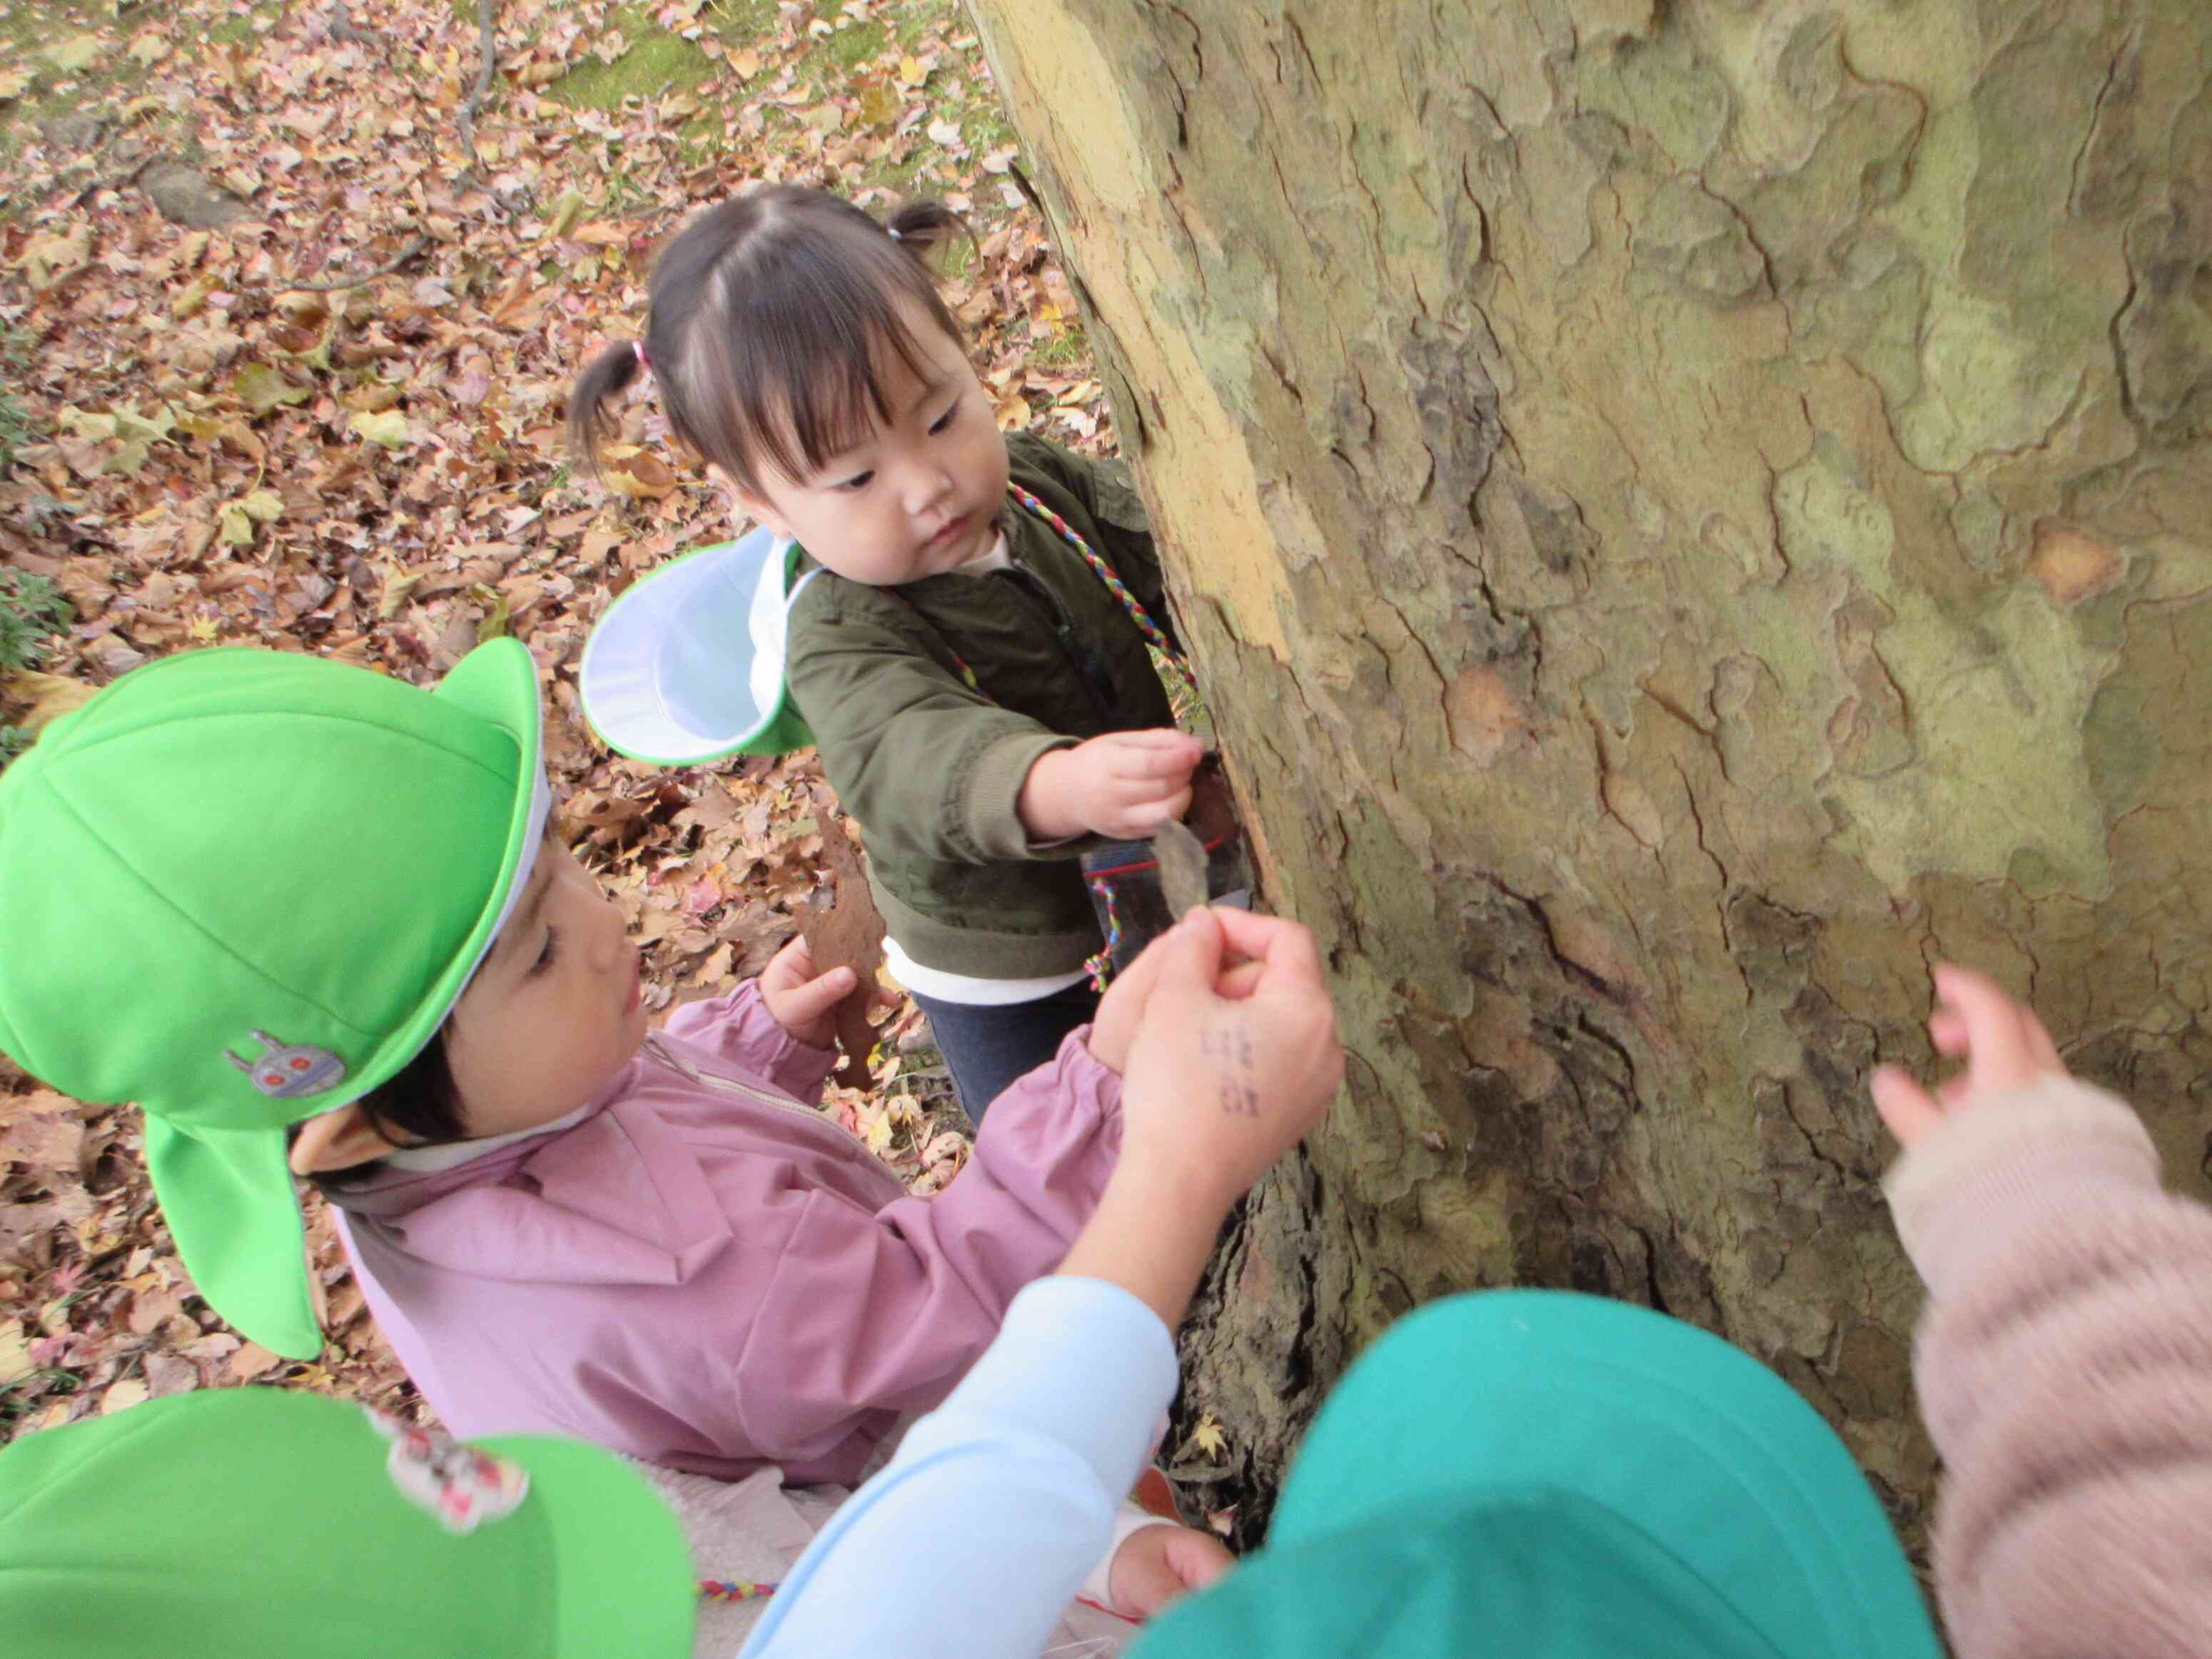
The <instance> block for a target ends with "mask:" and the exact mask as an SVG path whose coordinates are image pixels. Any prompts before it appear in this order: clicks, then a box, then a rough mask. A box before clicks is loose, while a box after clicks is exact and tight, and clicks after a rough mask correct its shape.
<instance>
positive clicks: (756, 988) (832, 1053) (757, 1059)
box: [665, 979, 837, 1106]
mask: <svg viewBox="0 0 2212 1659" xmlns="http://www.w3.org/2000/svg"><path fill="white" fill-rule="evenodd" d="M665 1030H667V1032H668V1035H669V1036H674V1037H681V1038H683V1039H684V1042H696V1043H697V1044H699V1045H700V1046H701V1047H702V1048H711V1049H713V1050H714V1052H715V1053H716V1054H719V1055H720V1056H721V1058H722V1059H724V1060H729V1061H731V1062H732V1063H733V1064H735V1065H738V1066H743V1067H744V1069H745V1070H746V1071H749V1072H750V1073H753V1074H754V1075H755V1076H756V1077H763V1078H766V1079H768V1080H769V1082H770V1083H773V1084H774V1085H775V1086H776V1087H777V1088H779V1089H781V1090H782V1091H784V1093H786V1094H787V1095H789V1096H790V1097H792V1098H793V1100H797V1101H801V1102H803V1103H805V1104H807V1105H809V1106H811V1105H812V1104H814V1103H815V1102H817V1101H818V1100H819V1099H821V1098H822V1085H823V1083H824V1082H825V1081H826V1080H827V1079H829V1073H831V1072H833V1071H835V1070H836V1068H837V1051H836V1049H835V1048H810V1047H809V1046H808V1045H807V1044H805V1043H804V1042H800V1041H799V1039H798V1038H797V1037H795V1036H792V1034H791V1033H790V1032H788V1031H787V1030H784V1029H783V1027H782V1026H781V1025H779V1024H776V1023H775V1015H774V1014H771V1013H770V1012H769V1011H768V1005H767V1004H766V1003H765V1002H763V1001H762V1000H761V994H760V981H758V980H752V979H748V980H740V981H738V984H737V985H736V986H735V987H733V988H732V989H731V990H730V991H729V992H727V993H726V994H724V995H721V996H719V997H706V998H702V1000H699V1001H697V1002H687V1003H685V1004H684V1006H682V1007H680V1008H678V1009H677V1010H676V1011H675V1012H673V1013H671V1014H670V1015H669V1017H668V1023H667V1025H666V1027H665Z"/></svg>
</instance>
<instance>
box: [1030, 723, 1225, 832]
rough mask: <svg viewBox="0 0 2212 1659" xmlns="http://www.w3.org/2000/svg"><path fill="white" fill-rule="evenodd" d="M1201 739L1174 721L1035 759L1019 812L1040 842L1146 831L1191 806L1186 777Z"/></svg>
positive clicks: (1193, 767) (1200, 753) (1198, 756)
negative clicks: (1152, 728) (1150, 729)
mask: <svg viewBox="0 0 2212 1659" xmlns="http://www.w3.org/2000/svg"><path fill="white" fill-rule="evenodd" d="M1205 753H1206V745H1205V744H1201V743H1200V742H1199V740H1198V739H1197V738H1194V737H1192V736H1191V735H1190V734H1189V733H1188V732H1178V731H1176V730H1174V729H1173V728H1172V727H1169V728H1164V729H1161V730H1158V731H1152V732H1108V733H1107V734H1106V735H1105V736H1104V737H1103V738H1091V741H1090V742H1088V743H1081V744H1076V746H1075V747H1074V748H1073V749H1054V750H1050V751H1048V752H1047V753H1046V754H1043V755H1041V756H1039V757H1037V760H1036V764H1035V765H1033V766H1031V767H1030V775H1029V776H1028V777H1027V778H1026V779H1025V780H1024V781H1023V783H1022V792H1021V796H1020V799H1019V802H1018V806H1017V809H1016V810H1017V811H1018V812H1019V813H1020V815H1021V820H1022V822H1023V823H1024V824H1025V825H1027V826H1028V829H1029V831H1030V834H1031V835H1032V836H1036V838H1037V839H1038V840H1040V841H1064V840H1066V838H1067V837H1068V836H1079V835H1082V834H1084V833H1085V831H1088V832H1089V833H1091V834H1092V835H1098V836H1108V837H1109V838H1111V839H1113V840H1115V841H1128V840H1133V839H1134V838H1135V837H1137V836H1148V835H1150V834H1152V831H1153V830H1154V829H1158V827H1159V826H1160V825H1161V824H1163V823H1166V822H1168V820H1170V818H1179V817H1182V815H1183V813H1184V811H1186V810H1187V809H1188V807H1189V805H1190V775H1191V774H1192V772H1194V770H1196V769H1197V767H1198V763H1199V761H1200V759H1201V758H1202V757H1204V756H1205Z"/></svg>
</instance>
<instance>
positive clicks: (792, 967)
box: [761, 933, 814, 985]
mask: <svg viewBox="0 0 2212 1659" xmlns="http://www.w3.org/2000/svg"><path fill="white" fill-rule="evenodd" d="M771 975H773V976H774V978H775V981H776V982H777V983H779V984H781V983H784V982H789V983H791V984H793V985H797V984H800V983H803V982H804V981H807V980H810V979H812V978H813V977H814V952H813V951H811V950H809V949H808V948H807V944H806V935H805V934H804V933H793V935H792V936H791V937H790V939H787V940H786V941H785V943H784V946H783V948H782V949H781V950H780V951H777V952H776V953H775V955H774V956H772V957H769V959H768V966H767V967H765V968H763V969H761V977H762V978H763V980H766V979H769V977H770V976H771Z"/></svg>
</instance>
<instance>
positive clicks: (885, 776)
mask: <svg viewBox="0 0 2212 1659" xmlns="http://www.w3.org/2000/svg"><path fill="white" fill-rule="evenodd" d="M1007 450H1008V452H1009V455H1010V457H1011V461H1012V466H1011V473H1012V479H1013V482H1014V483H1017V484H1019V485H1020V486H1021V487H1022V488H1024V489H1027V490H1028V491H1030V494H1032V495H1036V497H1037V498H1038V499H1039V500H1040V501H1043V502H1044V503H1045V504H1046V505H1047V506H1048V507H1051V508H1052V509H1053V511H1054V512H1055V513H1059V514H1060V517H1061V518H1063V519H1065V520H1066V521H1067V522H1068V524H1069V525H1070V526H1073V528H1074V529H1075V530H1076V532H1078V533H1079V534H1080V535H1081V536H1082V537H1083V538H1085V540H1086V541H1088V542H1089V543H1090V544H1091V549H1092V550H1093V551H1095V552H1096V553H1097V555H1098V556H1100V557H1101V558H1103V560H1105V561H1106V562H1107V563H1108V564H1109V565H1111V566H1112V567H1113V568H1114V570H1115V574H1117V575H1119V576H1120V577H1121V580H1122V581H1123V582H1124V583H1125V584H1126V585H1127V587H1128V588H1129V590H1130V591H1131V592H1133V593H1134V594H1135V595H1136V596H1137V598H1138V599H1139V601H1140V602H1141V603H1142V604H1143V605H1144V607H1145V609H1146V611H1149V612H1151V614H1152V618H1153V620H1154V621H1156V622H1157V623H1159V625H1160V626H1161V627H1162V628H1163V629H1166V628H1168V627H1169V625H1170V624H1169V623H1168V617H1167V606H1166V603H1165V596H1164V593H1163V592H1162V590H1161V585H1160V570H1159V561H1158V556H1157V555H1156V554H1155V553H1154V552H1153V550H1152V535H1151V532H1149V531H1148V530H1147V529H1146V522H1145V509H1144V504H1143V502H1142V501H1139V499H1138V497H1137V493H1136V491H1135V490H1134V489H1132V488H1131V487H1130V484H1129V482H1128V475H1127V472H1126V471H1124V469H1123V468H1122V466H1121V464H1120V463H1119V462H1097V461H1092V460H1088V459H1084V458H1083V457H1081V456H1078V455H1071V454H1069V453H1067V452H1066V450H1063V449H1061V448H1060V447H1057V446H1056V445H1053V444H1049V443H1047V442H1045V441H1043V440H1042V439H1039V438H1030V437H1017V438H1013V439H1011V440H1010V441H1008V443H1007ZM999 526H1000V529H1002V530H1003V531H1005V532H1006V551H1007V553H1008V555H1009V556H1010V557H1011V558H1012V567H1013V568H1011V569H1006V570H996V571H992V572H990V573H989V574H985V575H981V576H974V575H942V576H925V577H923V578H922V579H921V580H919V581H914V582H908V583H905V584H904V585H902V586H898V587H868V586H863V585H862V584H860V583H859V582H854V581H848V580H845V579H844V578H843V577H842V576H838V575H836V574H832V573H830V572H828V571H824V572H823V573H822V574H821V575H819V576H817V577H816V578H815V579H814V580H811V581H809V582H807V584H806V586H805V589H804V590H803V591H802V592H800V593H799V598H798V599H797V600H796V601H795V602H794V603H793V606H792V611H791V617H790V632H789V644H788V650H789V653H790V654H789V657H788V659H787V665H786V669H785V673H786V678H787V682H788V684H789V686H790V690H791V696H792V699H793V702H796V703H797V705H798V707H799V713H800V714H802V715H803V716H804V717H805V720H806V723H807V725H808V726H811V727H812V728H813V730H814V735H815V739H816V741H817V744H819V745H820V747H821V750H822V765H823V770H824V771H826V772H827V773H828V774H829V782H830V784H831V786H832V787H834V788H836V791H837V797H838V799H839V800H840V801H842V803H843V805H844V807H845V810H846V811H848V812H850V813H851V814H852V815H853V816H854V817H856V818H858V819H859V820H860V828H861V829H862V831H863V832H864V833H865V835H866V839H867V846H868V863H869V866H870V876H871V882H872V886H873V887H874V889H875V895H876V902H877V904H878V907H879V908H881V909H882V911H883V913H884V921H886V922H887V923H889V925H890V933H891V937H892V938H893V939H896V940H897V941H898V942H899V945H900V946H901V947H902V949H904V950H905V951H906V952H907V953H908V955H909V956H911V957H913V958H914V959H915V961H916V962H918V963H922V964H923V965H924V966H925V967H929V968H935V969H940V970H942V971H944V972H946V973H954V974H971V975H977V976H979V977H983V978H993V979H1026V978H1032V977H1039V976H1042V975H1049V974H1058V973H1066V972H1071V971H1073V969H1078V968H1080V967H1081V966H1082V965H1083V963H1084V959H1085V957H1088V956H1090V955H1091V952H1093V951H1096V950H1097V949H1098V946H1099V936H1098V925H1097V920H1096V918H1095V917H1094V915H1093V914H1092V911H1091V898H1090V895H1089V894H1088V893H1087V892H1086V891H1085V889H1084V885H1083V880H1082V877H1081V873H1080V872H1079V869H1078V866H1077V862H1076V860H1077V858H1078V856H1079V854H1081V853H1082V851H1083V850H1084V848H1085V847H1086V846H1088V845H1089V844H1090V843H1091V838H1090V837H1080V838H1078V839H1075V840H1072V841H1065V842H1050V843H1040V842H1035V841H1032V840H1031V839H1030V835H1029V832H1028V830H1027V829H1025V828H1024V826H1023V824H1022V822H1021V819H1020V817H1018V815H1017V814H1016V812H1015V810H1014V808H1015V802H1016V800H1017V799H1018V797H1019V795H1020V793H1021V787H1022V783H1023V781H1024V779H1025V778H1027V777H1028V775H1029V770H1030V767H1031V766H1032V765H1033V764H1035V763H1036V759H1037V757H1039V756H1040V755H1042V754H1044V753H1045V752H1046V751H1047V750H1052V749H1058V748H1063V747H1066V746H1068V745H1071V744H1075V743H1079V742H1081V741H1083V740H1084V739H1085V738H1095V737H1097V736H1099V735H1100V734H1102V733H1103V732H1126V731H1139V730H1143V729H1146V728H1148V727H1154V726H1172V725H1173V724H1174V723H1175V716H1174V714H1173V712H1172V711H1171V709H1170V707H1169V703H1168V695H1167V691H1166V689H1165V688H1164V687H1163V686H1162V685H1161V684H1160V679H1159V676H1158V673H1157V672H1155V671H1154V670H1153V667H1152V659H1151V656H1150V654H1149V653H1147V651H1146V647H1145V639H1144V635H1142V634H1141V633H1139V631H1138V629H1137V625H1136V624H1135V623H1133V622H1132V621H1131V620H1130V618H1129V616H1128V613H1127V611H1125V610H1124V609H1123V608H1122V606H1121V602H1120V601H1119V600H1118V599H1115V597H1114V595H1113V593H1112V592H1110V591H1109V589H1108V588H1107V586H1106V584H1105V583H1104V582H1103V581H1102V580H1100V579H1099V577H1098V575H1097V573H1096V572H1094V571H1093V570H1092V569H1091V568H1090V566H1089V565H1087V564H1085V562H1084V560H1083V557H1082V556H1081V555H1080V554H1079V553H1078V552H1077V551H1076V550H1074V549H1073V547H1070V546H1069V545H1068V544H1066V542H1064V541H1062V540H1061V539H1060V535H1059V532H1056V531H1055V530H1054V529H1053V527H1052V526H1051V525H1049V524H1048V523H1047V522H1045V521H1044V520H1042V519H1040V518H1038V517H1036V515H1035V514H1033V513H1030V512H1029V511H1028V510H1027V509H1026V508H1024V507H1021V506H1020V505H1018V503H1016V502H1015V501H1014V500H1013V499H1012V496H1011V495H1010V496H1009V497H1008V498H1007V501H1006V505H1005V506H1004V507H1001V508H1000V511H999ZM801 568H802V569H807V570H811V569H813V568H816V567H815V564H814V562H813V561H812V560H811V559H808V560H806V561H805V562H804V563H803V565H802V567H801ZM963 662H964V663H965V664H966V665H967V666H968V668H969V670H970V671H972V673H973V674H974V677H975V684H973V685H970V684H968V682H967V680H966V678H964V677H963V675H962V673H961V671H960V665H961V664H962V663H963Z"/></svg>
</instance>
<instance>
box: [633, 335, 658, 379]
mask: <svg viewBox="0 0 2212 1659" xmlns="http://www.w3.org/2000/svg"><path fill="white" fill-rule="evenodd" d="M629 349H631V350H632V351H635V353H636V354H637V366H638V367H639V368H641V369H642V370H644V371H645V373H647V374H652V373H653V365H652V364H651V363H649V362H647V361H646V356H645V342H644V341H642V340H632V341H631V342H630V343H629Z"/></svg>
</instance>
